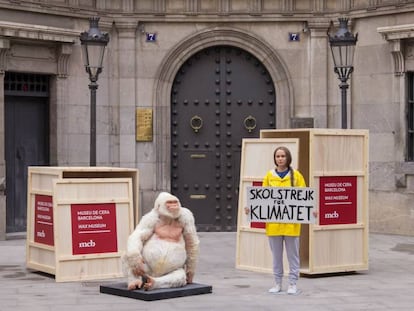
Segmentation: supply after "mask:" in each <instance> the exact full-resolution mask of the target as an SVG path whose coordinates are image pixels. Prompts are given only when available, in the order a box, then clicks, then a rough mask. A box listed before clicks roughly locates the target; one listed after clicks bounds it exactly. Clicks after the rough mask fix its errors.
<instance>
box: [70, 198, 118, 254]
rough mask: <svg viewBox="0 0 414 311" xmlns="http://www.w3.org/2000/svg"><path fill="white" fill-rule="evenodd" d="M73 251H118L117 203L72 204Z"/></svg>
mask: <svg viewBox="0 0 414 311" xmlns="http://www.w3.org/2000/svg"><path fill="white" fill-rule="evenodd" d="M71 215H72V253H73V255H80V254H96V253H110V252H117V251H118V240H117V232H116V206H115V203H103V204H72V205H71Z"/></svg>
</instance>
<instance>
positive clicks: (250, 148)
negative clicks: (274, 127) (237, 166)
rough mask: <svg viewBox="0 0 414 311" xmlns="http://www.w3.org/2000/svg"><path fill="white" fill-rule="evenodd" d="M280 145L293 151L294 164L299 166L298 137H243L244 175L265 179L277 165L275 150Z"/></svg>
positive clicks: (242, 171)
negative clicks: (274, 156) (268, 172)
mask: <svg viewBox="0 0 414 311" xmlns="http://www.w3.org/2000/svg"><path fill="white" fill-rule="evenodd" d="M279 146H285V147H287V148H289V150H290V151H291V153H292V166H293V167H297V156H298V140H297V139H268V140H263V139H254V138H251V139H243V142H242V160H241V173H240V174H241V175H242V177H243V178H245V177H258V178H260V180H263V177H264V176H265V175H266V173H267V171H268V170H269V169H271V168H272V167H274V166H275V162H274V160H273V152H274V150H275V149H276V148H277V147H279Z"/></svg>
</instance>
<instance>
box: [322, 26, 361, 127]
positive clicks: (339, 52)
mask: <svg viewBox="0 0 414 311" xmlns="http://www.w3.org/2000/svg"><path fill="white" fill-rule="evenodd" d="M338 20H339V29H338V31H337V32H336V33H335V34H334V35H333V36H331V35H330V34H329V33H328V37H329V43H330V45H331V51H332V57H333V61H334V71H335V72H336V73H337V74H338V78H339V80H340V81H341V83H340V84H339V88H340V89H341V107H342V128H343V129H346V128H347V124H348V123H347V111H346V91H347V89H348V87H349V85H348V83H347V81H348V79H349V77H350V75H351V73H352V71H354V66H353V60H354V52H355V45H356V42H357V40H358V34H356V35H355V36H354V35H353V34H352V33H351V32H350V31H349V30H348V19H347V18H339V19H338Z"/></svg>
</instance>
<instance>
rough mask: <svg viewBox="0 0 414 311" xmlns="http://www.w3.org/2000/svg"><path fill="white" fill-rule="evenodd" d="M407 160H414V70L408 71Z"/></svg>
mask: <svg viewBox="0 0 414 311" xmlns="http://www.w3.org/2000/svg"><path fill="white" fill-rule="evenodd" d="M407 77H408V92H407V93H408V99H407V161H414V72H408V73H407Z"/></svg>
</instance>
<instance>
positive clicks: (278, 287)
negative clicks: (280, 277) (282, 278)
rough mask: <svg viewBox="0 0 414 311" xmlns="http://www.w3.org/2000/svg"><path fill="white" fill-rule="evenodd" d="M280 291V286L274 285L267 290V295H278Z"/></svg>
mask: <svg viewBox="0 0 414 311" xmlns="http://www.w3.org/2000/svg"><path fill="white" fill-rule="evenodd" d="M281 290H282V286H281V285H280V284H276V286H275V287H272V288H271V289H269V293H271V294H276V293H279V292H280V291H281Z"/></svg>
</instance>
